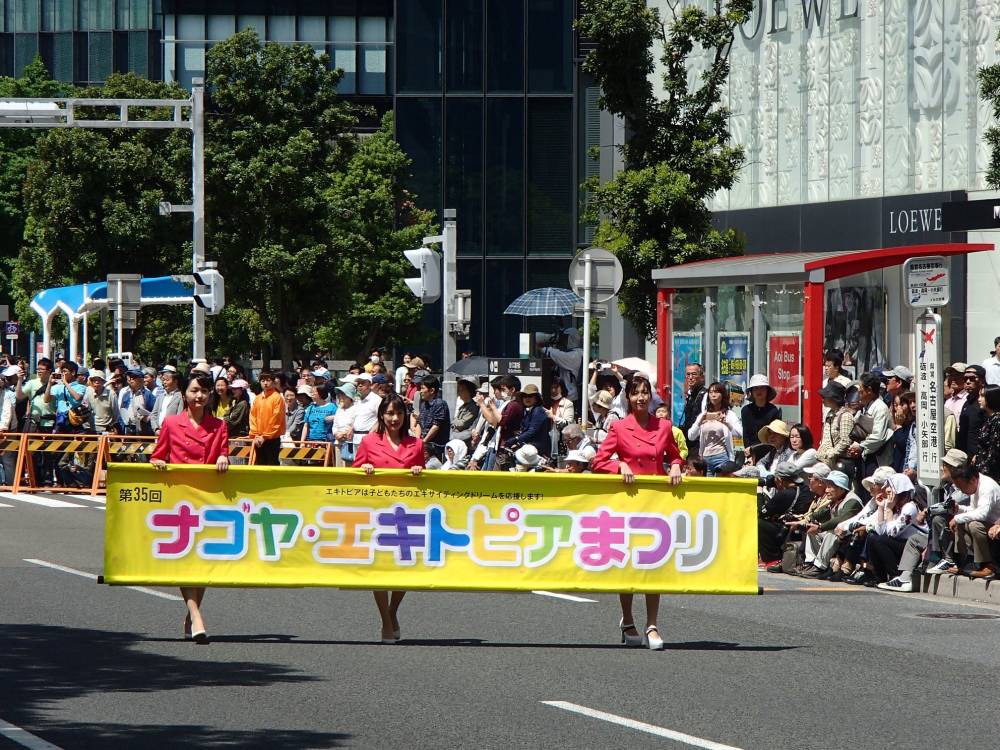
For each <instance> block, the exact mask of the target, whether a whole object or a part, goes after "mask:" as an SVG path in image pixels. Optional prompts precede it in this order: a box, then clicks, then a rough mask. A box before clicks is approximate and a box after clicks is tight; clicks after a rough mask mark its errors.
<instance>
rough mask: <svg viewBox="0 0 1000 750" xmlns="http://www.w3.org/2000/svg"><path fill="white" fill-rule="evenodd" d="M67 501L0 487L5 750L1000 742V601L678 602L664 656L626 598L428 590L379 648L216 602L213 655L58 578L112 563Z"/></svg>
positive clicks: (853, 594)
mask: <svg viewBox="0 0 1000 750" xmlns="http://www.w3.org/2000/svg"><path fill="white" fill-rule="evenodd" d="M42 500H43V501H44V497H43V498H42ZM62 502H63V503H69V504H70V505H68V506H67V505H61V506H58V507H49V506H45V505H37V504H29V503H26V502H23V501H22V500H19V499H14V498H11V497H10V496H9V495H6V496H5V495H0V506H5V507H0V601H2V602H3V610H2V612H3V614H2V616H0V748H16V747H31V748H38V749H39V750H41V749H42V748H45V747H51V746H55V747H57V748H119V747H122V748H124V747H129V748H169V747H199V748H209V749H210V748H230V747H232V748H237V747H238V748H275V749H277V750H284V749H286V748H287V749H291V748H334V747H352V748H391V747H397V748H430V747H435V748H437V747H456V748H539V747H544V748H583V747H608V748H630V749H631V748H646V747H659V748H689V747H702V748H723V747H729V748H742V749H744V750H750V749H751V748H754V749H756V748H759V749H761V750H775V749H778V748H790V749H791V748H795V749H796V750H802V749H803V748H810V749H826V748H852V749H853V748H859V747H876V748H878V747H882V748H903V747H947V748H950V749H956V750H961V749H962V748H977V749H978V748H990V747H997V746H998V741H997V738H996V737H997V734H996V733H997V727H998V722H997V718H996V717H997V709H996V698H995V685H996V681H995V678H994V677H992V676H991V675H994V674H995V672H996V670H997V668H998V667H1000V629H998V624H1000V620H997V619H992V618H994V617H996V616H997V615H1000V611H998V610H997V609H991V608H985V607H973V606H962V605H956V604H948V603H945V602H942V601H935V600H931V599H929V598H924V597H920V596H917V595H904V594H887V593H882V592H876V591H872V590H865V589H862V590H858V589H857V588H855V587H849V586H844V585H834V584H826V583H822V582H812V581H809V582H806V581H799V580H795V579H791V578H787V577H782V576H771V575H767V574H764V575H762V576H761V581H762V584H763V585H764V586H765V587H766V589H767V591H766V593H765V594H764V595H763V596H757V597H694V596H691V597H666V598H665V600H664V604H663V606H662V609H661V631H662V634H663V636H664V639H665V640H666V641H667V648H666V650H664V651H662V652H659V653H655V652H649V651H644V650H625V649H624V648H622V647H621V646H620V645H618V627H617V625H618V613H617V603H616V601H615V599H614V598H613V597H609V596H602V595H595V596H591V597H588V598H590V599H592V600H594V601H583V602H577V601H569V600H564V599H558V598H552V597H548V596H542V595H536V594H523V595H507V594H490V595H481V594H447V593H433V594H431V593H415V594H412V595H411V596H410V597H408V598H407V600H406V602H405V603H404V605H403V609H402V610H401V622H402V629H403V634H402V635H403V641H402V643H400V644H398V645H395V646H381V645H377V644H376V643H375V641H376V639H377V637H378V634H379V630H378V618H377V615H376V611H375V607H374V604H373V602H372V599H371V596H370V594H367V593H365V592H347V591H336V590H318V589H303V590H246V589H227V590H223V589H215V590H210V591H209V593H208V595H207V597H206V601H205V611H206V619H207V622H208V626H209V631H210V632H211V633H212V644H211V645H210V646H197V645H194V644H192V643H189V642H185V641H183V640H182V639H181V638H180V635H181V621H182V618H183V614H184V610H183V605H182V604H181V603H180V602H179V601H177V600H175V599H168V598H162V597H160V596H155V595H154V594H151V593H149V592H148V591H137V590H131V589H124V588H111V587H107V586H101V585H98V584H97V583H96V582H95V580H94V579H93V578H88V577H85V576H84V575H79V574H74V573H71V572H67V571H65V570H59V569H56V568H52V567H47V566H45V565H43V564H42V563H43V562H44V563H50V564H54V565H57V566H62V567H63V568H68V569H72V570H75V571H78V572H79V573H82V574H89V575H91V576H93V575H96V574H97V573H99V572H100V570H101V561H102V528H103V521H104V511H103V509H102V508H101V506H100V504H99V503H98V502H94V501H91V500H88V499H77V498H74V497H64V498H62ZM28 560H34V561H38V562H28ZM161 591H163V592H164V593H166V594H168V595H170V596H173V595H176V593H177V592H176V591H167V590H161ZM942 613H945V614H947V613H951V614H958V615H962V616H966V617H967V616H970V615H977V616H989V617H990V618H991V619H959V620H956V619H929V618H925V617H922V616H921V615H927V614H942ZM636 614H637V620H638V619H641V615H640V610H639V608H638V607H637V610H636ZM45 743H51V745H46V744H45ZM713 743H717V744H713Z"/></svg>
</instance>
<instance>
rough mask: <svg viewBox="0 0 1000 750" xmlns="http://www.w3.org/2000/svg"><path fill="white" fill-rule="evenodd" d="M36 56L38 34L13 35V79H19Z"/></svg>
mask: <svg viewBox="0 0 1000 750" xmlns="http://www.w3.org/2000/svg"><path fill="white" fill-rule="evenodd" d="M37 54H38V34H15V35H14V77H15V78H20V77H21V76H22V75H23V74H24V69H25V68H26V67H27V66H28V65H29V64H30V63H31V61H32V60H34V59H35V55H37Z"/></svg>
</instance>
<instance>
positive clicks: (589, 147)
mask: <svg viewBox="0 0 1000 750" xmlns="http://www.w3.org/2000/svg"><path fill="white" fill-rule="evenodd" d="M600 96H601V89H600V87H599V86H597V85H595V83H594V80H593V79H592V78H590V77H589V76H587V77H586V80H583V81H581V86H580V97H579V101H578V107H579V110H580V121H579V129H578V130H577V132H578V133H579V139H580V140H579V148H578V154H577V156H578V159H579V164H578V166H577V170H578V172H577V174H578V175H579V176H580V182H581V183H582V182H583V181H584V180H587V179H589V178H591V177H597V176H599V175H600V172H601V160H600V159H599V158H595V157H593V156H591V152H592V151H593V150H594V149H599V148H600V146H601V108H600V107H599V106H598V104H597V101H598V99H600ZM588 200H589V194H588V192H587V191H586V190H580V209H581V213H582V210H583V209H584V208H586V206H587V201H588ZM594 233H595V227H594V225H593V224H584V223H582V222H581V224H580V227H579V233H578V235H577V242H580V243H581V244H584V245H589V244H590V243H591V242H593V241H594Z"/></svg>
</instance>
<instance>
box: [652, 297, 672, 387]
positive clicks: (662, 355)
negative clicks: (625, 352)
mask: <svg viewBox="0 0 1000 750" xmlns="http://www.w3.org/2000/svg"><path fill="white" fill-rule="evenodd" d="M673 296H674V290H673V289H663V288H658V289H657V290H656V384H657V386H658V388H659V391H660V397H661V398H662V399H663V400H664V401H666V402H667V403H668V404H669V403H670V389H671V380H670V378H671V369H670V368H671V362H670V354H671V352H670V305H671V303H672V302H673Z"/></svg>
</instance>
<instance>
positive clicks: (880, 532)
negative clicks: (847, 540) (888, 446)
mask: <svg viewBox="0 0 1000 750" xmlns="http://www.w3.org/2000/svg"><path fill="white" fill-rule="evenodd" d="M886 485H887V488H886V491H885V493H884V494H883V495H882V496H881V497H880V498H879V499H878V500H877V501H876V502H877V505H878V509H877V510H876V511H875V519H874V526H873V528H872V534H871V538H870V539H869V540H868V562H869V564H870V565H871V568H872V572H873V574H874V576H875V578H876V580H877V581H878V582H879V583H882V584H887V583H888V582H889V581H890V580H895V581H896V583H895V584H894V585H892V586H884V587H883V588H888V589H889V590H895V589H898V588H900V587H902V583H903V579H901V578H899V575H900V570H899V561H900V558H901V557H902V556H903V549H904V548H905V547H906V540H907V539H909V538H910V537H911V536H913V535H914V534H919V533H924V534H926V532H927V526H926V525H924V520H925V519H926V517H927V514H926V511H921V510H920V509H919V508H918V507H917V504H916V503H915V502H914V501H913V489H914V488H913V482H911V481H910V478H909V477H907V476H906V475H905V474H893V475H892V476H891V477H889V480H888V482H887V483H886Z"/></svg>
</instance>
